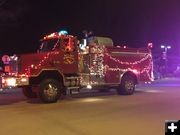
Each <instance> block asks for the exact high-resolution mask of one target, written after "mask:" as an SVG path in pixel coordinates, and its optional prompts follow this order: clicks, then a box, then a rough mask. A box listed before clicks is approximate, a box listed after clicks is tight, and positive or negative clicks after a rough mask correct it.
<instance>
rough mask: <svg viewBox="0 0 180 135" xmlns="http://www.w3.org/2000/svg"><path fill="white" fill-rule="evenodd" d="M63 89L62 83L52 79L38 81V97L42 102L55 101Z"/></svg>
mask: <svg viewBox="0 0 180 135" xmlns="http://www.w3.org/2000/svg"><path fill="white" fill-rule="evenodd" d="M62 91H63V87H62V84H61V83H60V82H58V81H56V80H54V79H46V80H44V81H42V82H41V83H40V91H39V97H40V99H41V100H42V101H43V102H44V103H53V102H57V100H58V99H59V98H60V96H61V93H62Z"/></svg>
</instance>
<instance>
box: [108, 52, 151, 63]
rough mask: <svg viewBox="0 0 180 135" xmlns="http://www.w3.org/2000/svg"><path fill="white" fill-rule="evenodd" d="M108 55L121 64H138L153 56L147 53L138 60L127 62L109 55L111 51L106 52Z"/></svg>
mask: <svg viewBox="0 0 180 135" xmlns="http://www.w3.org/2000/svg"><path fill="white" fill-rule="evenodd" d="M105 55H106V56H108V57H109V58H110V59H111V60H113V61H115V62H117V63H119V64H122V65H137V64H140V63H142V62H143V61H146V60H148V59H149V58H152V56H151V54H146V55H145V57H144V58H142V59H140V60H138V61H135V62H126V61H121V60H118V59H117V58H114V57H112V56H111V55H109V53H105Z"/></svg>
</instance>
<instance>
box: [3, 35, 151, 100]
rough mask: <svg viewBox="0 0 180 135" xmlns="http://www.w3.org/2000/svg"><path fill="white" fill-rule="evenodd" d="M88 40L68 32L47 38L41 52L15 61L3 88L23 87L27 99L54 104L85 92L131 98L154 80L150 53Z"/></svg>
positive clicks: (104, 40)
mask: <svg viewBox="0 0 180 135" xmlns="http://www.w3.org/2000/svg"><path fill="white" fill-rule="evenodd" d="M82 41H83V42H82V43H81V42H79V40H77V38H76V37H74V36H72V35H68V34H65V33H62V32H60V33H58V32H55V33H52V34H50V35H47V36H45V37H44V38H43V39H42V40H41V45H40V49H39V50H38V52H37V53H32V54H22V55H17V56H11V57H10V63H9V64H8V65H5V68H6V69H8V70H7V71H6V73H5V75H4V76H3V77H2V87H3V88H6V87H14V86H16V87H21V88H22V91H23V94H24V95H25V96H26V97H28V98H37V97H39V98H40V99H41V100H42V101H43V102H45V103H52V102H57V100H59V98H60V96H61V95H64V94H67V91H72V90H75V89H76V90H77V89H80V88H84V87H86V88H104V87H106V88H107V87H108V88H111V87H113V88H116V89H117V93H118V94H122V95H131V94H133V93H134V91H135V86H136V84H138V83H139V82H150V81H152V80H153V74H152V67H153V63H152V55H151V50H150V49H149V48H125V47H120V46H114V45H113V42H112V40H111V39H110V38H106V37H90V38H87V39H84V40H82ZM6 66H7V67H6Z"/></svg>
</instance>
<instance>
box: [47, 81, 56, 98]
mask: <svg viewBox="0 0 180 135" xmlns="http://www.w3.org/2000/svg"><path fill="white" fill-rule="evenodd" d="M57 91H58V89H57V87H56V86H53V85H51V84H49V85H48V86H47V88H46V89H45V90H44V94H46V95H47V96H48V97H49V98H53V97H55V96H56V95H57Z"/></svg>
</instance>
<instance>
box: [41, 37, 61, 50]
mask: <svg viewBox="0 0 180 135" xmlns="http://www.w3.org/2000/svg"><path fill="white" fill-rule="evenodd" d="M59 42H60V40H59V39H57V38H56V39H48V40H43V41H42V43H41V46H40V52H47V51H52V50H53V49H54V48H55V47H56V46H57V45H58V44H59Z"/></svg>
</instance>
